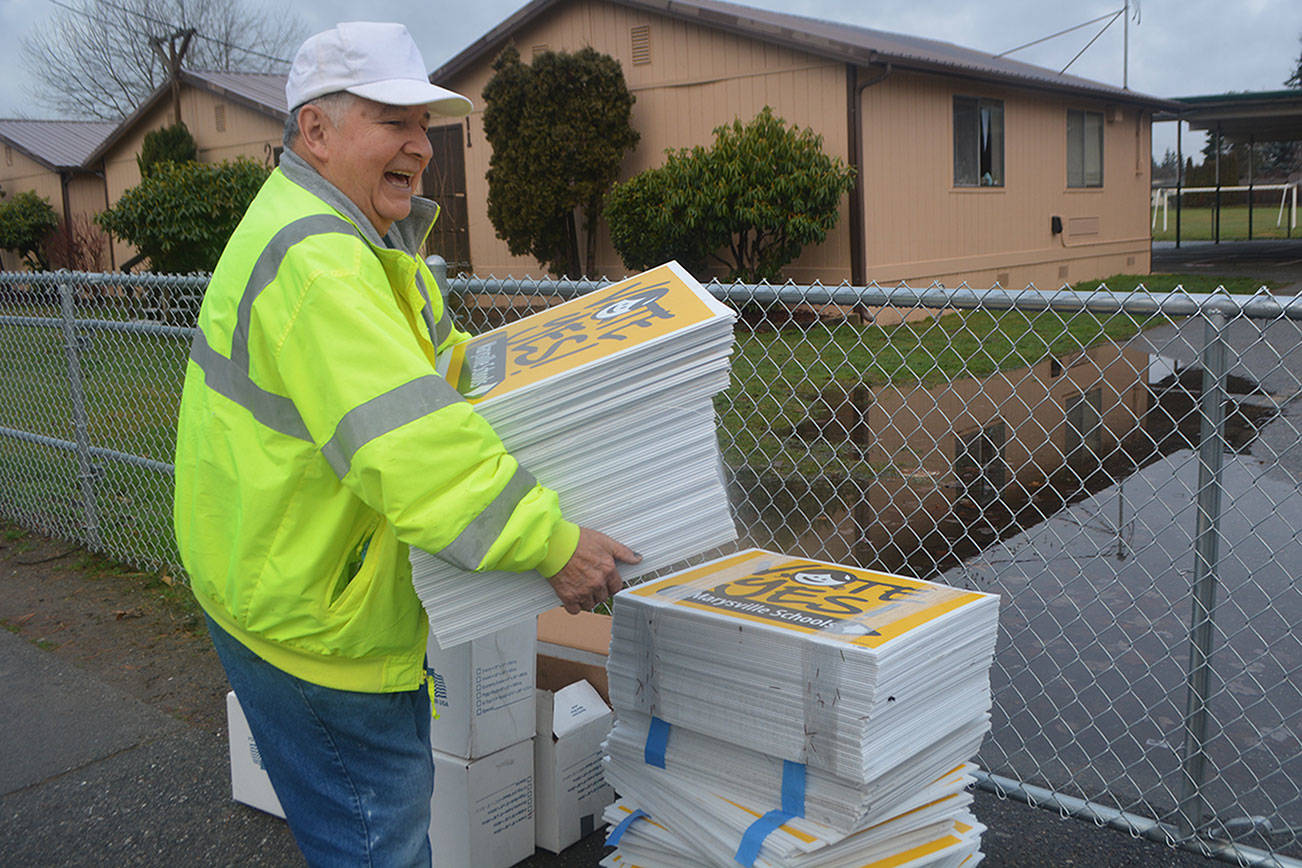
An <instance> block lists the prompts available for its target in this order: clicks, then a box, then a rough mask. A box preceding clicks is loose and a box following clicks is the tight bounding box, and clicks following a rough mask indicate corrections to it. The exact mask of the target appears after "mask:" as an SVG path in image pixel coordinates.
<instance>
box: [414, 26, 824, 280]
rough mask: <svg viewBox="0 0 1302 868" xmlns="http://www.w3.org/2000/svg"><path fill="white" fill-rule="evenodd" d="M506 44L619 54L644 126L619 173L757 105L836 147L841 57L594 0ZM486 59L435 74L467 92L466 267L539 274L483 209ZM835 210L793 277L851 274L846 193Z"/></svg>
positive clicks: (614, 263) (625, 174)
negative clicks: (831, 225)
mask: <svg viewBox="0 0 1302 868" xmlns="http://www.w3.org/2000/svg"><path fill="white" fill-rule="evenodd" d="M639 25H649V27H650V41H651V62H650V63H645V64H634V63H633V60H632V50H633V45H632V38H631V32H632V28H633V27H636V26H639ZM514 43H515V45H516V47H517V49H518V50H519V51H520V52H521V56H522V58H524V59H525V60H526V61H527V60H528V55H529V49H530V47H531V46H533V45H537V44H546V45H549V46H550V47H551V48H552V49H553V50H557V51H577V50H579V49H581V48H583V47H585V46H588V45H591V46H592V47H593V48H595V49H596V50H598V51H601V52H603V53H606V54H610V55H611V56H613V57H615V58H616V59H617V60H619V61H620V64H621V66H622V67H623V70H624V76H625V79H626V80H627V82H628V85H629V89H630V90H632V91H633V93H634V95H635V96H636V97H637V102H636V103H635V104H634V106H633V125H634V128H635V129H637V130H638V132H639V133H641V136H642V139H641V141H640V142H639V143H638V146H637V149H636V150H635V151H634V152H633V153H632V154H630V155H629V156H628V157H627V158H626V160H625V163H624V166H623V167H622V170H621V173H620V176H621V178H624V179H626V178H629V177H631V176H633V175H634V174H636V173H637V172H640V171H642V170H643V169H646V168H650V167H652V166H658V165H661V164H662V163H663V162H664V152H665V150H666V149H668V148H681V147H691V146H693V145H698V144H708V143H709V142H711V141H712V140H713V130H714V128H715V127H717V126H720V125H721V124H725V123H731V122H732V121H733V120H734V119H736V118H741V119H742V120H743V121H745V120H750V119H751V118H752V117H754V116H755V114H756V113H758V112H759V110H760V109H762V108H763V107H764V106H765V105H766V104H767V105H771V106H773V108H774V111H775V112H777V114H778V115H780V116H781V117H783V118H785V119H786V120H787V121H788V122H789V123H794V124H798V125H800V126H802V127H812V128H814V129H815V130H816V131H817V132H819V133H820V134H822V136H823V146H824V149H825V150H826V151H827V152H828V153H830V154H832V155H834V156H838V157H841V158H842V159H845V158H846V154H847V148H848V145H847V135H846V127H845V115H846V107H845V68H844V67H843V66H842V65H841V64H839V63H833V62H830V61H827V60H824V59H822V58H818V57H814V56H813V55H808V54H803V53H801V52H796V51H791V50H789V49H785V48H780V47H777V46H773V45H768V44H765V43H761V42H757V41H755V40H748V39H742V38H740V37H736V36H732V35H729V34H726V33H721V32H719V31H714V30H710V29H708V28H704V27H700V26H698V25H694V24H688V23H685V22H680V21H675V20H673V19H670V18H667V17H663V16H659V15H654V14H651V13H646V12H641V11H634V10H630V9H626V8H624V7H620V6H616V5H614V4H609V3H602V2H592V0H589V2H576V3H573V4H568V5H566V6H565V7H563V8H561V9H559V10H557V11H556V12H555V13H554V14H552V15H549V16H547V17H546V18H544V19H543V20H541V21H538V22H535V23H534V24H533V25H531V26H530V27H526V28H524V29H522V30H521V31H519V32H518V33H517V34H516V35H515V38H514ZM492 60H493V56H486V57H485V58H484V60H483V61H482V62H481V63H479V64H476V65H475V66H474V67H473V68H471V69H469V70H466V71H465V72H464V73H463V74H462V75H460V76H457V77H456V78H455V79H454V80H452V81H446V82H438V83H439V84H443V85H444V86H447V87H451V88H453V89H455V90H457V91H460V92H461V93H464V94H466V95H468V96H469V97H470V98H471V99H472V100H473V101H474V103H475V109H474V112H473V113H472V114H471V116H470V135H469V141H470V146H469V148H468V149H467V151H466V177H467V185H468V187H469V195H468V199H469V206H470V207H469V211H470V236H471V242H470V249H471V252H472V255H473V258H474V270H475V272H476V273H477V274H481V275H488V274H495V275H498V276H504V275H507V274H511V275H530V274H532V275H537V274H542V273H544V270H543V269H541V268H540V267H539V266H538V264H537V263H536V262H535V261H534V260H533V259H532V258H531V257H524V256H519V257H517V256H511V255H510V253H509V251H508V250H507V247H506V243H505V242H503V241H502V240H501V239H499V238H497V236H496V232H495V230H494V229H493V226H492V224H491V222H490V221H489V220H488V213H487V197H488V187H487V180H486V173H487V171H488V160H489V156H490V153H491V152H490V149H489V148H488V143H487V142H486V141H485V139H484V136H483V125H482V112H483V96H482V94H483V90H484V86H485V84H487V82H488V79H489V78H490V77H491V64H492ZM462 123H463V124H464V121H463V122H462ZM841 212H842V213H841V218H840V221H839V222H838V225H837V228H836V229H835V230H834V232H833V234H832V235H830V236H829V238H828V240H827V242H825V243H824V244H822V245H820V246H818V247H813V248H809V249H807V250H806V251H805V252H804V254H803V255H802V256H801V257H800V259H799V260H798V261H797V262H796V263H794V264H793V265H791V266H790V267H788V269H787V273H788V274H789V275H790V276H791V277H792V278H793V279H795V280H797V281H800V282H809V281H814V280H823V281H830V282H839V281H841V280H843V279H845V278H847V277H848V276H849V261H850V253H849V236H848V231H849V230H848V226H849V210H848V203H843V205H842V208H841ZM600 232H601V238H600V242H599V253H598V257H597V271H598V273H599V274H601V275H605V276H609V277H619V276H623V275H625V274H627V273H628V269H626V268H625V267H624V264H623V263H622V262H621V261H620V259H619V257H618V255H617V254H616V253H615V251H614V249H613V248H612V247H611V246H610V243H609V241H608V239H607V232H606V229H605V227H604V225H603V226H602V228H601V230H600ZM720 274H722V271H720Z"/></svg>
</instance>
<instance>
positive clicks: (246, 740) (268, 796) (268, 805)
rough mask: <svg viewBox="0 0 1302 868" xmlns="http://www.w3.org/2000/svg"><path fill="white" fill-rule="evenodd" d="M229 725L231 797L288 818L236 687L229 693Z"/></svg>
mask: <svg viewBox="0 0 1302 868" xmlns="http://www.w3.org/2000/svg"><path fill="white" fill-rule="evenodd" d="M226 728H227V730H228V731H229V732H230V749H231V798H233V799H234V800H235V801H237V802H243V803H244V804H246V805H252V806H253V807H255V808H257V809H258V810H259V811H266V812H267V813H268V814H275V815H276V816H277V817H280V818H282V819H284V816H285V811H284V809H283V808H281V807H280V799H278V798H276V791H275V790H274V789H273V788H272V786H271V778H269V777H267V772H266V770H265V769H264V768H263V765H262V755H261V754H260V753H258V746H257V745H256V744H255V743H254V741H253V733H252V732H250V731H249V722H248V721H247V720H246V719H245V717H244V709H242V708H240V701H239V700H238V699H236V698H235V691H234V690H231V691H228V692H227V694H226Z"/></svg>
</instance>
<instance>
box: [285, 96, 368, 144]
mask: <svg viewBox="0 0 1302 868" xmlns="http://www.w3.org/2000/svg"><path fill="white" fill-rule="evenodd" d="M355 99H357V97H356V96H354V95H353V94H351V93H349V92H348V91H346V90H336V91H334V92H333V93H326V94H322V95H321V96H318V97H313V98H312V99H310V100H308V101H307V102H305V103H302V104H301V105H297V106H295V107H294V108H293V109H291V110H290V112H289V117H288V118H286V119H285V134H284V136H282V138H281V142H282V144H284V146H285V148H286V149H289V148H293V147H294V142H296V141H298V137H299V134H300V132H299V129H298V112H299V109H301V108H303V106H305V105H314V106H316V107H317V108H319V109H321V111H323V112H325V116H326V117H328V118H330V123H332V124H334V125H335V126H339V124H340V123H342V122H343V119H344V115H345V114H346V113H347V112H348V108H349V106H351V105H352V103H353V100H355Z"/></svg>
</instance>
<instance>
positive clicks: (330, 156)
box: [174, 22, 637, 864]
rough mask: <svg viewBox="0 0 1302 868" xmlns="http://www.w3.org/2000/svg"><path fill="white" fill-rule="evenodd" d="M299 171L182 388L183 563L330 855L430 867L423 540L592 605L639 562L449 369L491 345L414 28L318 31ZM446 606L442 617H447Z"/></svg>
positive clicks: (242, 231)
mask: <svg viewBox="0 0 1302 868" xmlns="http://www.w3.org/2000/svg"><path fill="white" fill-rule="evenodd" d="M286 96H287V100H288V105H289V107H290V118H289V122H288V123H287V125H286V142H285V151H284V155H283V158H282V161H281V165H280V167H279V168H278V169H277V170H276V171H274V172H273V173H272V174H271V177H270V178H269V179H268V180H267V182H266V184H265V185H264V186H263V188H262V189H261V191H260V192H259V193H258V195H257V197H256V198H255V199H254V201H253V203H252V205H251V206H250V207H249V210H248V213H247V214H246V215H245V217H244V219H243V221H242V222H241V223H240V225H239V228H238V229H237V230H236V232H235V234H234V235H233V236H232V237H231V239H230V242H229V244H228V245H227V247H226V249H225V252H224V253H223V254H222V257H221V260H220V262H219V263H218V265H217V268H216V270H215V271H214V273H213V277H212V281H211V283H210V285H209V288H208V292H207V295H206V296H205V298H204V302H203V306H202V309H201V311H200V314H199V323H198V325H199V329H198V333H197V335H196V337H195V340H194V343H193V346H192V348H191V354H190V360H189V362H188V366H187V370H186V378H185V386H184V390H183V393H182V399H181V409H180V421H179V428H178V436H177V448H176V493H175V507H174V521H175V529H176V538H177V542H178V544H179V547H180V552H181V557H182V560H183V562H184V564H185V567H186V569H187V571H188V572H189V574H190V577H191V584H192V587H193V590H194V594H195V596H196V598H197V599H198V601H199V603H200V605H201V606H202V608H203V610H204V611H205V613H207V615H208V618H209V626H210V631H211V633H212V635H213V641H214V644H215V645H216V647H217V650H218V653H219V655H220V656H221V659H222V663H223V665H224V666H225V668H226V670H227V674H228V676H229V677H230V680H231V684H232V687H233V688H234V689H235V693H236V696H237V697H238V698H239V700H240V703H241V706H242V707H243V710H244V712H245V715H246V717H247V718H248V720H249V724H250V727H251V729H252V731H253V735H254V738H255V739H256V740H257V743H258V746H259V752H260V755H261V757H262V758H263V760H264V762H265V765H266V768H267V771H268V773H269V774H270V776H271V779H272V783H273V785H274V786H275V789H276V793H277V795H278V797H279V798H280V801H281V804H282V807H283V808H284V809H285V813H286V817H287V819H288V821H289V824H290V827H291V829H292V830H293V832H294V835H295V838H296V840H297V841H298V843H299V846H300V848H301V849H302V850H303V852H304V854H305V855H306V856H307V858H308V861H309V862H310V863H312V864H357V863H365V864H428V863H429V859H430V850H429V843H428V841H427V838H426V831H427V829H428V825H429V798H430V790H431V787H432V781H433V767H432V763H431V759H430V752H429V697H428V695H427V693H426V691H425V690H424V689H423V682H424V679H425V677H426V673H425V669H424V651H425V643H426V637H427V632H428V622H427V620H426V613H425V611H424V609H423V608H422V606H421V604H420V602H419V600H418V599H417V597H416V594H415V591H414V590H413V588H412V584H411V571H410V567H409V565H408V561H407V552H408V546H409V545H417V546H419V547H421V548H422V549H425V550H426V551H429V552H432V553H434V554H436V555H438V556H440V557H443V558H445V559H447V560H449V561H451V562H453V563H456V564H458V565H459V566H462V567H464V568H466V569H470V570H517V571H523V570H534V569H536V570H538V571H539V572H540V573H542V574H543V575H544V576H548V577H549V578H550V580H551V581H552V584H553V586H554V587H555V588H556V592H557V596H558V597H559V599H560V601H561V602H562V604H564V605H565V606H566V608H567V609H569V610H570V611H572V612H573V611H578V610H579V609H581V608H589V607H591V606H593V605H595V604H597V603H600V602H602V601H604V600H605V599H607V598H608V597H609V596H610V595H611V594H613V593H614V592H615V591H616V590H618V589H619V587H620V586H621V581H620V578H619V573H618V570H617V567H616V563H617V561H624V562H628V563H633V562H636V560H637V556H636V555H635V554H634V553H633V552H631V551H629V550H628V549H627V548H626V547H624V546H622V545H620V544H619V543H617V542H615V541H613V540H611V539H610V538H608V537H606V536H604V535H602V534H600V533H598V532H596V531H592V530H588V529H581V528H579V527H577V526H575V525H574V524H572V523H570V522H567V521H566V520H565V519H564V518H563V517H562V515H561V511H560V507H559V505H558V503H557V497H556V494H555V493H554V492H552V491H550V490H548V489H546V488H544V487H542V486H540V485H539V484H538V483H537V482H536V481H535V480H534V478H533V477H532V476H531V475H530V474H529V473H528V471H527V470H525V469H524V468H522V467H520V466H519V465H518V464H517V462H516V461H515V459H514V458H513V457H512V456H511V455H510V454H509V453H508V452H507V451H506V450H505V449H504V448H503V446H502V443H501V442H500V441H499V439H498V438H497V436H496V435H495V434H494V433H493V431H492V429H491V428H490V427H489V426H488V424H487V423H486V422H485V421H484V420H483V419H482V417H480V416H479V415H477V414H476V413H475V412H474V411H473V410H472V409H471V407H470V405H469V404H467V403H466V402H465V401H463V400H462V399H461V396H460V395H458V394H457V393H456V391H455V390H454V389H452V387H450V386H449V385H448V384H447V383H446V382H445V381H444V380H443V379H442V378H441V377H440V376H439V375H438V374H437V373H436V372H435V369H434V366H435V360H436V358H437V357H438V355H439V353H441V352H443V351H445V350H447V349H448V347H450V346H452V345H454V344H455V343H457V342H460V341H463V340H465V339H467V337H468V335H466V334H464V333H462V332H460V331H458V330H457V329H456V328H455V327H454V326H453V325H452V322H451V319H450V318H449V316H448V315H447V312H446V310H445V306H444V299H443V297H442V295H441V293H440V288H439V286H438V284H437V283H436V282H435V280H434V279H433V277H432V275H431V274H430V272H429V271H428V269H427V268H426V266H425V264H424V262H423V261H422V259H421V256H420V248H421V245H422V244H423V243H424V240H425V237H426V235H427V234H428V233H429V230H430V227H431V226H432V224H433V222H434V219H435V217H436V216H437V212H438V207H437V206H436V205H434V203H432V202H429V201H428V200H424V199H420V198H414V197H413V193H414V188H415V185H416V184H417V182H418V179H419V178H420V177H421V175H422V172H423V171H424V169H425V166H426V164H427V163H428V162H429V159H430V155H431V151H430V145H429V141H428V139H427V136H426V127H427V125H428V122H429V117H430V113H431V112H436V113H439V114H444V115H454V116H455V115H464V114H466V113H467V112H469V110H470V101H469V100H468V99H466V98H465V97H463V96H460V95H458V94H455V93H452V92H451V91H447V90H444V89H442V88H439V87H436V86H434V85H432V84H430V83H429V81H428V80H427V77H426V73H425V66H424V63H423V61H422V60H421V57H420V53H419V51H418V50H417V49H416V46H415V43H414V42H413V41H412V39H411V37H410V35H409V34H408V33H407V30H406V28H404V27H402V26H401V25H398V24H375V23H367V22H351V23H348V24H340V25H338V26H337V27H335V28H332V29H331V30H328V31H326V32H324V33H321V34H317V35H316V36H313V37H311V38H310V39H308V40H307V41H306V42H305V43H304V44H303V46H302V47H301V48H300V49H299V52H298V54H297V56H296V57H295V60H294V64H293V68H292V70H291V72H290V75H289V79H288V83H287V86H286ZM435 616H437V613H435Z"/></svg>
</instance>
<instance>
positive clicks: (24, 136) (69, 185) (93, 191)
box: [0, 120, 114, 271]
mask: <svg viewBox="0 0 1302 868" xmlns="http://www.w3.org/2000/svg"><path fill="white" fill-rule="evenodd" d="M113 127H114V124H112V123H109V122H102V121H32V120H0V144H3V148H4V155H3V158H2V159H0V191H3V193H4V195H5V196H12V195H14V194H16V193H25V192H27V191H29V190H30V191H33V192H35V193H36V195H38V196H41V197H42V198H44V199H46V200H47V201H49V203H50V205H51V206H52V207H53V208H54V211H55V213H56V214H58V215H59V220H60V222H61V224H62V226H63V228H62V229H61V231H62V232H64V233H66V232H67V231H68V229H67V227H68V226H69V224H70V222H71V223H72V224H79V225H81V226H85V225H87V221H89V219H90V218H91V217H93V216H94V215H95V214H97V213H99V212H100V211H102V210H104V206H105V204H106V202H105V199H104V180H103V171H102V166H101V165H100V164H99V163H97V162H95V161H92V160H89V159H88V157H89V156H90V154H91V152H92V151H94V149H95V147H96V145H98V144H99V143H100V142H101V141H103V140H104V137H105V136H107V135H108V134H109V133H110V132H112V131H113ZM105 249H106V250H107V244H106V243H105ZM56 264H63V263H56ZM108 266H109V263H108V262H107V261H105V263H104V267H108ZM0 268H3V270H6V271H9V270H14V269H19V268H22V265H21V263H20V262H19V261H18V256H17V254H15V253H14V252H13V251H12V250H3V251H0Z"/></svg>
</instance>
